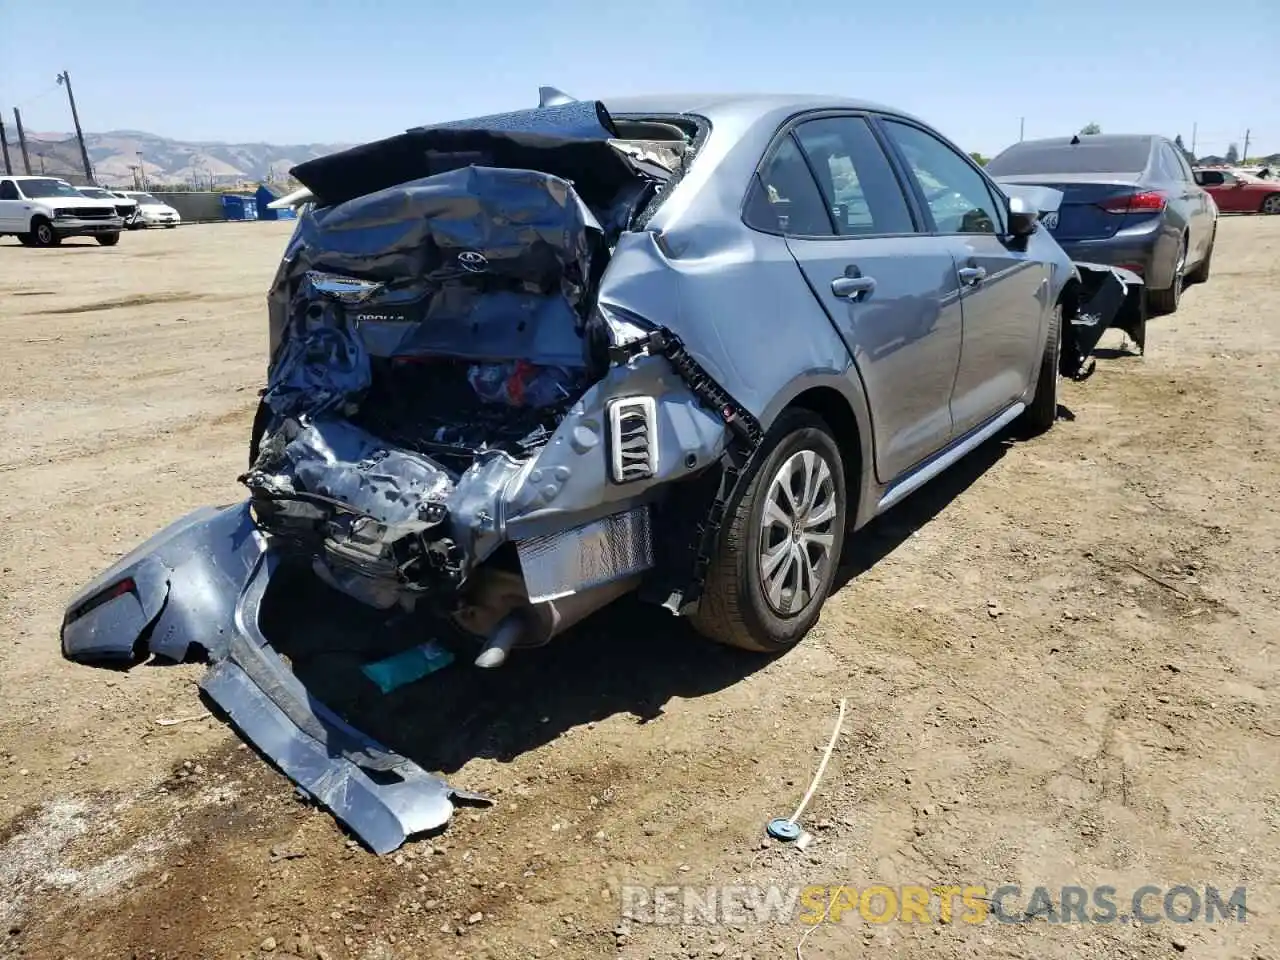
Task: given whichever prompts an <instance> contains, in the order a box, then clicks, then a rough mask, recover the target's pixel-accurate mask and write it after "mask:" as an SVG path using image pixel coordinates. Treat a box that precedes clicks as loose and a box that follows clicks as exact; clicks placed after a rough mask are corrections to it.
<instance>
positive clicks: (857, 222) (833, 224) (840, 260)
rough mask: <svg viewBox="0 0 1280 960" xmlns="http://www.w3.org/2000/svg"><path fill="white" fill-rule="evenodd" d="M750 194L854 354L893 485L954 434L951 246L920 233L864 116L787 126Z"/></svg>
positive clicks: (882, 472) (881, 463)
mask: <svg viewBox="0 0 1280 960" xmlns="http://www.w3.org/2000/svg"><path fill="white" fill-rule="evenodd" d="M755 192H756V203H755V204H754V206H755V207H756V209H759V210H761V211H762V212H763V215H765V216H767V215H768V210H769V209H772V210H773V211H777V212H779V213H780V214H781V216H782V217H783V218H785V222H786V226H785V229H784V231H783V232H784V233H785V235H786V239H787V246H788V248H789V249H790V250H791V253H792V255H793V256H794V257H795V259H796V262H797V263H798V264H799V265H800V269H801V270H802V271H803V272H804V275H805V279H806V280H807V282H808V284H809V286H810V287H811V288H812V290H813V292H814V295H815V296H817V298H818V299H819V300H820V301H821V302H822V305H823V307H824V308H825V310H826V312H827V314H828V316H829V317H830V318H831V322H832V323H833V324H834V326H835V328H836V330H837V331H838V332H839V334H840V336H841V338H842V339H843V340H844V342H845V345H846V346H847V347H848V350H849V353H850V355H851V356H852V357H853V358H854V361H855V364H856V370H854V371H852V372H851V376H860V377H861V380H862V385H863V387H864V390H865V394H866V396H867V400H868V403H869V405H870V408H871V420H872V431H873V434H874V438H873V439H874V450H875V467H876V475H877V476H878V477H879V479H880V480H881V481H882V482H888V481H890V480H892V479H893V478H894V477H896V476H898V475H900V474H902V473H903V472H904V471H906V470H908V469H909V468H910V467H911V466H913V465H914V464H916V463H918V462H919V461H921V460H923V459H925V458H926V457H927V456H929V454H931V453H933V452H935V451H936V450H937V449H938V448H940V447H942V446H943V445H945V444H946V442H947V441H948V440H949V439H950V437H951V412H950V398H951V385H952V383H953V382H954V381H955V375H956V366H957V364H958V362H959V358H960V319H961V318H960V303H959V285H958V282H957V280H956V273H955V263H954V261H953V260H952V258H951V252H950V249H949V247H948V244H947V243H946V241H944V240H941V239H939V238H936V237H930V236H928V235H927V234H924V233H922V232H921V231H920V230H919V229H918V223H917V220H916V218H915V216H914V215H913V212H912V208H911V204H910V203H909V201H908V199H907V194H906V193H905V192H904V190H903V187H902V185H901V183H900V182H899V180H898V177H897V175H896V174H895V173H894V170H893V168H892V166H891V165H890V163H889V160H888V159H887V157H886V155H885V153H884V151H883V149H882V147H881V145H880V143H879V142H878V140H877V138H876V136H875V134H874V133H873V131H872V129H871V126H870V124H869V123H868V121H867V119H866V118H865V117H863V116H857V115H851V114H832V115H826V116H818V117H811V118H809V119H805V120H803V121H802V122H800V123H798V124H796V125H794V126H793V127H792V128H791V129H789V130H786V131H785V134H784V135H783V137H782V139H781V140H779V141H777V142H776V143H775V146H774V147H773V149H772V152H771V154H770V156H769V158H768V159H767V160H766V162H765V163H764V164H763V165H762V166H761V169H760V173H759V177H758V182H757V187H756V191H755Z"/></svg>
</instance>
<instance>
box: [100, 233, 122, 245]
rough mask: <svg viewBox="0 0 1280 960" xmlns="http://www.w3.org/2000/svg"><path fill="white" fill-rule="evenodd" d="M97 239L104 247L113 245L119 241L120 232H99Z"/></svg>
mask: <svg viewBox="0 0 1280 960" xmlns="http://www.w3.org/2000/svg"><path fill="white" fill-rule="evenodd" d="M97 240H98V242H99V243H100V244H102V245H103V246H104V247H114V246H115V245H116V244H117V243H119V242H120V234H118V233H100V234H98V236H97Z"/></svg>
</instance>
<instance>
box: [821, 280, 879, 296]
mask: <svg viewBox="0 0 1280 960" xmlns="http://www.w3.org/2000/svg"><path fill="white" fill-rule="evenodd" d="M875 288H876V281H875V278H874V277H836V278H835V279H834V280H832V281H831V293H832V294H833V295H835V296H837V297H839V298H840V299H842V300H864V299H866V298H867V297H868V296H870V295H871V293H872V291H874V290H875Z"/></svg>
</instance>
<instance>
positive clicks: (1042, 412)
mask: <svg viewBox="0 0 1280 960" xmlns="http://www.w3.org/2000/svg"><path fill="white" fill-rule="evenodd" d="M1061 366H1062V304H1058V305H1057V306H1056V307H1054V308H1053V313H1052V314H1051V315H1050V317H1049V335H1048V336H1047V337H1046V338H1045V343H1044V353H1043V354H1042V355H1041V357H1040V373H1039V375H1038V376H1037V377H1036V392H1035V394H1034V395H1033V396H1032V397H1031V402H1030V403H1029V404H1027V409H1026V410H1023V411H1022V416H1021V417H1020V418H1019V426H1020V427H1021V428H1022V429H1021V433H1022V435H1023V436H1025V437H1038V436H1040V434H1042V433H1044V432H1045V431H1046V430H1048V429H1049V428H1050V427H1052V426H1053V425H1054V423H1055V422H1057V419H1058V369H1059V367H1061Z"/></svg>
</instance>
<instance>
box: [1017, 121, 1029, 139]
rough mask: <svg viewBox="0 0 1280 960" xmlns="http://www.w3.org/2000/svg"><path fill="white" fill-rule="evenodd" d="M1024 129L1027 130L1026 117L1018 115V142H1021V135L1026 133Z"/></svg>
mask: <svg viewBox="0 0 1280 960" xmlns="http://www.w3.org/2000/svg"><path fill="white" fill-rule="evenodd" d="M1026 131H1027V118H1026V117H1019V118H1018V142H1019V143H1021V142H1022V136H1023V134H1024V133H1026Z"/></svg>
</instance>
